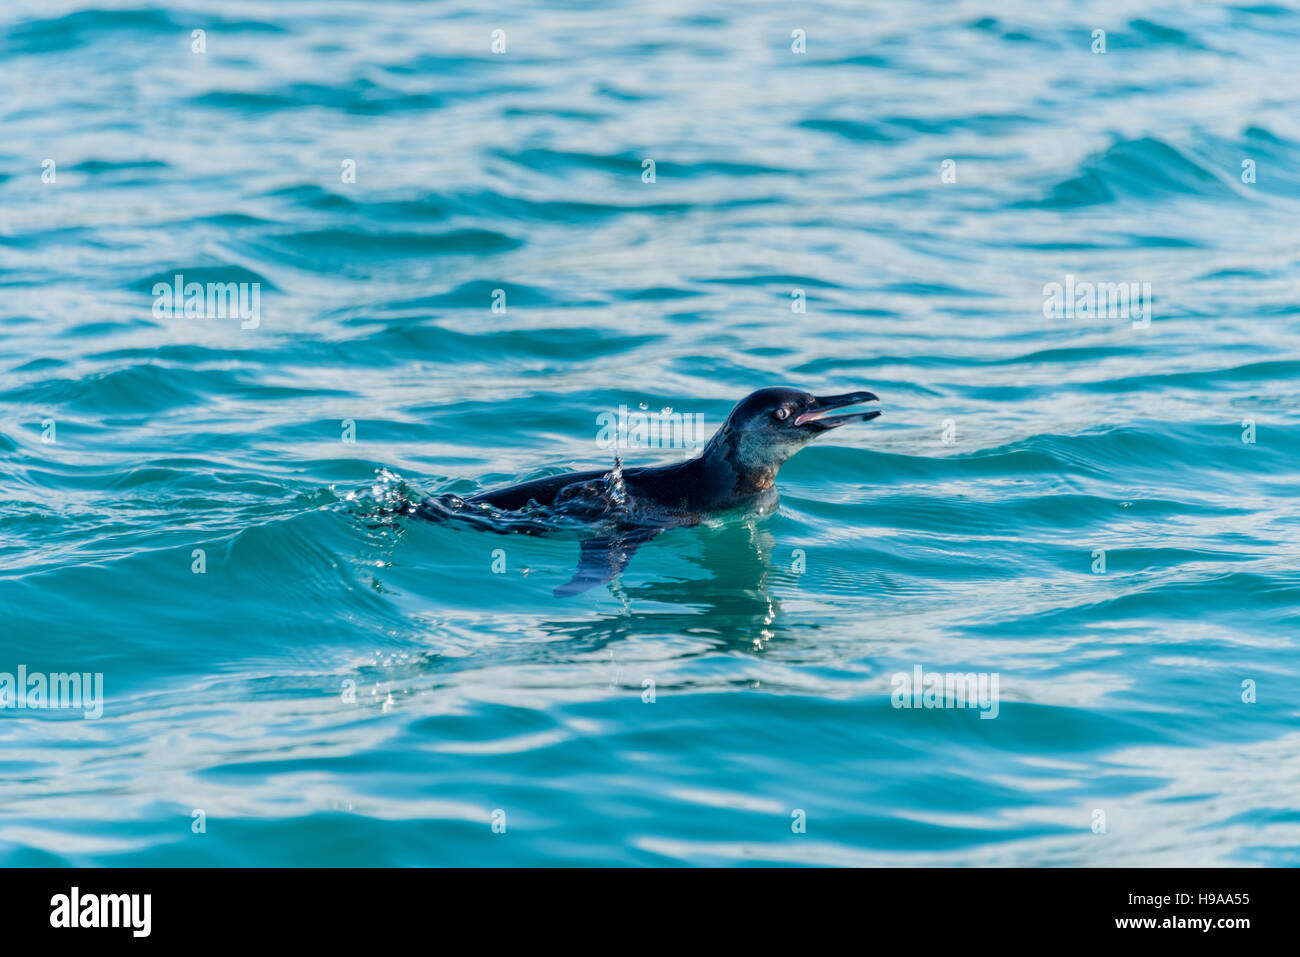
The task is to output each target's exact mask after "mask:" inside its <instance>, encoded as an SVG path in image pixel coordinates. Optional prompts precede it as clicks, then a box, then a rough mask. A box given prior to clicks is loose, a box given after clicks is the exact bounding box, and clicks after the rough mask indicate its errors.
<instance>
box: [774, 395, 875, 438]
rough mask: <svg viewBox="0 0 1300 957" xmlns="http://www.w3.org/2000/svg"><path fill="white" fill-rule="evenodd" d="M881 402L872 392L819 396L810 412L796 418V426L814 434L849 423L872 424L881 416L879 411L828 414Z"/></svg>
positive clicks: (868, 410) (802, 413)
mask: <svg viewBox="0 0 1300 957" xmlns="http://www.w3.org/2000/svg"><path fill="white" fill-rule="evenodd" d="M879 401H880V399H879V398H877V397H876V396H875V395H873V394H872V393H870V392H846V393H845V394H844V395H827V396H818V397H817V398H816V399H815V400H814V401H813V404H812V407H811V408H809V409H808V411H806V412H801V413H799V415H798V416H796V417H795V420H794V424H795V425H796V426H806V427H808V428H809V429H811V430H812V431H813V432H825V431H826V430H827V429H833V428H836V427H837V426H841V425H844V424H845V423H847V422H870V421H871V420H872V419H874V418H875V417H876V416H878V415H880V410H879V409H867V410H865V411H862V412H849V413H846V414H844V415H827V413H828V412H832V411H834V410H835V409H843V408H845V407H846V406H850V405H860V404H862V403H863V402H879Z"/></svg>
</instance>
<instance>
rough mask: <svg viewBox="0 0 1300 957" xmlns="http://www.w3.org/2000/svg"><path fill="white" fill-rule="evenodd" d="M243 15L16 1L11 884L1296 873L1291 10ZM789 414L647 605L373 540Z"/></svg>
mask: <svg viewBox="0 0 1300 957" xmlns="http://www.w3.org/2000/svg"><path fill="white" fill-rule="evenodd" d="M212 6H213V5H210V4H208V5H200V4H189V3H167V4H165V5H160V6H144V5H139V4H133V3H130V2H128V3H109V2H104V3H101V4H87V3H79V2H63V0H41V2H39V3H36V2H18V3H14V2H10V3H7V4H6V5H5V7H4V10H3V13H0V17H2V18H3V19H2V22H0V92H2V93H3V95H0V130H2V131H3V136H0V292H2V293H3V294H2V295H0V333H2V334H0V672H14V671H15V670H16V669H17V668H18V667H19V666H20V665H21V666H25V667H26V669H27V670H28V671H29V672H43V673H52V672H64V671H77V672H87V673H96V672H97V673H102V675H103V687H104V694H105V701H104V707H103V715H102V717H100V718H97V719H87V718H85V717H83V716H82V714H81V713H79V712H77V711H75V710H71V709H63V710H24V711H17V710H15V709H13V708H10V709H5V710H0V861H3V862H4V863H7V864H73V865H86V864H95V865H125V864H134V865H159V864H160V865H236V864H267V865H271V864H317V865H332V864H338V865H345V864H354V865H412V864H459V865H482V864H495V865H512V864H526V865H542V864H560V863H562V864H614V865H647V864H652V865H653V864H660V865H661V864H707V865H715V864H888V865H893V864H905V865H915V864H962V865H984V864H1014V865H1028V864H1032V865H1042V864H1085V865H1118V864H1138V865H1146V864H1174V865H1189V864H1228V865H1281V864H1298V863H1300V812H1298V811H1297V808H1298V807H1300V712H1298V710H1297V702H1298V701H1300V695H1298V694H1297V688H1298V687H1300V667H1298V665H1297V648H1296V641H1297V633H1298V630H1300V629H1298V626H1300V571H1298V570H1297V567H1298V559H1300V547H1298V546H1297V542H1298V541H1300V511H1298V510H1297V508H1296V488H1297V482H1298V480H1300V468H1298V465H1300V384H1298V381H1300V318H1298V316H1297V313H1298V310H1300V232H1298V231H1297V227H1296V223H1297V214H1298V213H1300V91H1298V88H1297V85H1296V84H1295V83H1294V82H1293V77H1294V69H1295V62H1296V50H1297V49H1298V48H1300V13H1297V11H1296V9H1295V8H1293V7H1292V6H1289V5H1281V4H1272V3H1241V4H1228V3H1199V4H1155V5H1153V4H1130V3H1120V2H1114V3H1091V4H1090V3H1064V2H1060V3H1056V2H1047V3H1039V2H1030V0H1024V2H1018V3H1017V2H1003V3H998V4H978V3H932V4H912V3H908V4H894V3H884V2H881V3H872V4H856V3H855V4H844V5H835V4H829V3H813V4H798V5H794V4H768V3H710V4H703V5H701V4H695V3H687V2H655V3H632V2H622V3H620V2H615V3H610V4H599V5H590V6H589V5H586V4H575V3H554V4H544V3H538V4H528V5H514V6H505V7H502V8H500V9H498V10H495V11H492V12H485V11H484V10H483V8H482V6H481V5H478V4H472V3H451V4H418V5H417V4H403V3H385V2H368V3H352V4H338V5H335V4H327V3H315V2H281V3H276V4H263V3H258V4H251V3H249V4H245V3H229V4H221V5H220V7H219V9H220V12H219V13H213V12H211V9H210V8H211V7H212ZM205 7H208V8H209V9H204V8H205ZM597 8H599V9H597ZM194 29H203V30H205V31H206V33H205V34H204V35H203V39H204V43H205V50H206V52H202V53H196V52H194V51H193V48H192V47H193V45H194V43H195V42H196V41H195V39H194V38H193V36H192V33H191V31H192V30H194ZM498 29H499V30H504V31H505V43H506V48H505V52H503V53H493V52H492V48H491V46H492V43H493V39H492V32H493V31H494V30H498ZM1097 29H1102V30H1105V31H1106V51H1105V52H1104V53H1100V52H1093V50H1092V46H1093V38H1092V36H1093V31H1094V30H1097ZM795 30H802V31H805V35H806V52H804V53H795V52H793V51H792V49H791V46H792V43H794V42H795V41H794V40H792V32H793V31H795ZM47 159H48V160H53V161H54V166H53V168H52V170H48V169H47V164H46V163H45V161H46V160H47ZM647 159H652V160H654V181H653V182H646V181H645V180H644V179H643V176H645V177H646V178H648V172H649V170H648V168H647V166H646V165H645V164H644V161H645V160H647ZM946 160H952V161H953V163H952V164H945V161H946ZM1247 160H1249V161H1251V164H1253V166H1252V168H1253V170H1254V174H1255V175H1254V177H1253V181H1247V180H1250V179H1251V177H1250V176H1249V175H1246V176H1245V178H1244V179H1243V174H1246V173H1247V170H1246V169H1244V168H1243V162H1244V161H1247ZM347 161H352V163H353V164H354V168H355V174H356V175H355V182H345V181H344V180H345V173H346V171H347V169H348V166H347ZM1251 164H1247V165H1248V166H1250V165H1251ZM945 169H946V170H949V171H950V172H953V173H955V182H945V176H944V172H945ZM47 172H53V174H54V177H53V181H52V182H47V181H45V180H44V179H43V174H45V173H47ZM948 178H949V179H951V178H952V177H951V176H949V177H948ZM177 273H181V274H183V275H184V277H185V279H186V281H197V282H202V283H207V282H232V283H258V284H260V285H259V287H258V288H259V290H260V297H261V298H260V314H259V318H258V322H257V324H256V327H255V328H252V327H250V328H244V325H245V324H246V323H242V322H240V321H237V320H233V319H230V318H225V319H222V318H213V319H195V318H185V317H184V316H183V315H182V316H177V317H171V316H166V315H164V316H163V317H161V318H160V317H158V316H156V315H155V314H154V313H153V311H152V307H153V305H154V302H155V295H154V293H153V287H154V285H155V283H158V282H163V283H166V282H170V281H171V279H172V277H173V276H174V275H175V274H177ZM1067 277H1074V279H1073V280H1072V281H1076V282H1094V283H1103V282H1125V283H1129V282H1133V283H1138V284H1144V283H1149V284H1150V289H1151V302H1150V310H1149V313H1148V317H1149V319H1150V321H1149V323H1146V324H1144V323H1142V322H1135V321H1134V320H1132V319H1131V318H1123V317H1116V316H1115V315H1089V314H1082V315H1080V314H1076V315H1074V316H1073V317H1059V318H1058V317H1056V316H1051V317H1048V316H1045V315H1044V300H1045V294H1044V287H1045V286H1047V285H1048V284H1051V283H1062V284H1064V283H1066V281H1067ZM250 288H251V287H250ZM498 289H499V290H502V291H503V294H504V300H503V302H504V307H505V308H504V311H501V310H500V309H497V310H494V309H493V304H494V302H497V301H500V300H501V296H500V295H496V294H494V290H498ZM796 290H802V294H803V297H804V298H803V300H802V301H803V303H804V304H806V312H803V313H799V312H795V311H792V308H793V307H795V306H797V305H798V304H799V303H800V299H799V294H798V293H796V292H795V291H796ZM250 325H251V324H250ZM774 384H791V385H795V386H798V387H801V388H806V389H809V390H811V391H814V392H818V393H838V392H846V391H850V390H854V389H870V390H872V391H873V392H875V393H877V394H878V395H879V396H880V398H881V400H882V401H881V405H882V407H883V408H884V410H885V414H884V416H883V417H882V418H880V419H879V420H877V421H875V422H872V423H869V424H863V425H858V426H848V427H845V428H842V429H840V430H838V431H836V432H834V433H832V434H830V435H828V436H826V437H825V438H823V439H820V440H818V441H817V442H816V443H814V444H813V445H812V446H810V447H809V448H807V449H805V450H804V451H802V452H801V453H800V454H799V455H798V456H796V457H795V458H794V459H792V460H791V461H790V462H789V463H788V464H787V465H786V467H785V468H784V469H783V471H782V472H781V476H780V480H779V485H780V488H781V490H782V500H781V505H780V509H779V512H778V513H777V514H775V515H772V516H769V517H766V518H762V519H758V520H746V519H731V520H727V521H723V522H716V523H710V524H707V525H704V526H700V527H697V528H688V529H677V530H674V531H673V532H671V533H670V534H665V535H662V536H660V537H659V538H658V539H656V540H654V541H653V542H651V543H649V544H648V545H646V546H644V547H642V548H641V550H640V551H639V552H638V553H637V555H636V556H635V558H634V560H633V561H632V563H631V565H630V566H629V568H628V569H627V571H626V573H625V574H624V575H623V576H622V578H621V580H620V581H618V582H616V583H614V584H613V586H612V587H610V588H601V589H596V590H593V591H590V592H588V593H586V594H585V595H582V596H578V597H576V598H570V599H565V600H557V599H555V598H554V597H552V594H551V593H552V589H553V588H554V587H555V586H556V585H559V584H561V583H563V582H564V581H566V580H567V579H568V577H569V576H570V575H571V574H572V572H573V568H574V566H575V563H576V558H577V551H578V547H577V540H576V538H575V537H574V536H572V535H567V536H566V535H561V536H557V537H540V538H538V537H524V536H503V535H491V534H488V533H485V532H481V531H476V530H474V529H469V528H464V527H458V526H457V525H456V524H454V523H452V524H432V523H419V522H413V521H409V520H405V519H401V518H392V517H387V518H385V517H382V516H383V512H384V509H385V508H386V507H388V506H391V505H392V503H394V502H400V501H401V500H402V497H403V496H407V495H417V494H422V493H429V494H432V493H437V492H447V491H451V492H456V493H458V494H461V495H464V494H467V493H470V492H473V491H475V490H479V489H483V488H488V487H492V486H495V485H499V484H504V483H507V482H511V481H516V480H522V479H525V478H529V477H533V476H536V475H539V474H545V473H546V472H548V471H555V470H560V469H565V468H604V467H606V466H610V465H612V461H613V455H614V451H613V450H611V449H609V448H605V447H603V446H602V445H601V443H600V442H598V438H597V434H598V427H597V416H598V415H600V414H601V413H602V412H605V411H616V410H617V409H618V407H619V406H620V405H624V406H626V407H627V408H628V409H629V410H632V411H637V410H640V409H645V410H647V411H650V412H654V411H657V410H661V409H663V408H666V407H670V408H672V409H673V410H674V411H676V412H683V413H688V414H693V415H694V414H698V415H701V416H702V417H703V419H704V421H705V422H706V423H708V425H709V427H710V428H712V427H716V425H717V424H718V423H719V422H720V421H721V420H722V418H723V417H724V416H725V414H726V412H727V411H728V409H730V407H731V405H732V404H733V403H734V402H735V401H736V400H737V399H739V398H740V397H742V396H743V395H745V394H747V393H748V392H750V391H752V390H753V389H756V388H758V387H761V386H765V385H774ZM348 439H354V441H347V440H348ZM1250 439H1253V441H1248V440H1250ZM618 454H619V455H620V456H621V457H622V460H623V462H624V464H626V465H646V464H654V463H658V462H670V461H676V460H679V459H680V458H681V457H682V456H683V455H684V454H687V453H684V452H683V451H681V450H678V449H658V448H627V449H621V450H618ZM497 550H500V551H497ZM1101 553H1104V555H1101ZM1102 558H1104V563H1105V565H1104V571H1103V570H1101V566H1100V560H1101V559H1102ZM494 566H495V570H494ZM196 569H197V570H196ZM200 572H201V573H200ZM917 666H920V667H921V668H922V669H923V670H924V671H926V672H940V673H946V672H962V673H966V672H972V673H980V674H985V675H987V676H997V678H998V681H999V688H1000V706H999V708H998V712H997V716H996V718H993V719H991V720H990V719H985V718H981V717H980V712H979V711H978V710H970V709H956V708H934V709H927V708H919V709H902V708H895V707H894V706H893V702H892V701H891V691H892V688H893V681H894V679H893V676H894V675H896V674H898V673H900V672H901V673H905V674H911V673H912V671H913V669H914V668H915V667H917ZM1252 689H1253V700H1250V699H1252ZM1243 699H1246V700H1243ZM801 823H802V827H801V826H800V824H801ZM494 824H495V825H496V826H495V827H494Z"/></svg>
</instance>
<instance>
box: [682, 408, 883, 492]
mask: <svg viewBox="0 0 1300 957" xmlns="http://www.w3.org/2000/svg"><path fill="white" fill-rule="evenodd" d="M878 401H879V399H877V398H876V396H875V395H873V394H872V393H870V392H846V393H845V394H843V395H828V396H816V395H813V394H812V393H811V392H804V391H802V390H800V389H786V388H771V389H759V390H758V391H757V392H754V393H751V394H750V395H748V396H746V397H745V398H744V399H741V400H740V402H738V403H737V404H736V407H735V408H734V409H732V410H731V414H730V415H728V416H727V421H726V422H724V423H723V425H722V428H720V429H719V430H718V433H717V435H715V436H714V437H713V440H712V442H710V443H709V446H710V451H712V452H713V453H714V454H722V455H724V456H725V457H726V458H727V460H728V461H729V462H730V463H731V464H732V466H733V467H734V468H735V469H736V470H737V472H739V473H740V474H741V475H742V476H744V477H746V478H750V479H752V480H753V482H754V484H755V485H756V486H757V487H759V488H765V487H770V485H771V483H772V480H773V479H774V478H775V477H776V471H777V469H779V468H780V467H781V466H782V464H784V463H785V461H786V460H787V459H789V458H790V456H792V455H794V453H796V452H798V451H799V449H801V448H803V446H804V445H805V444H806V443H807V442H808V441H809V440H810V439H812V438H814V437H816V436H818V435H821V434H822V433H823V432H827V431H829V430H830V429H834V428H838V427H839V426H841V425H845V424H846V423H849V422H868V421H870V420H871V419H874V418H876V417H877V416H878V415H880V410H879V409H866V410H860V411H857V412H848V413H844V414H841V415H830V414H829V413H831V412H832V411H834V410H835V409H842V408H846V407H848V406H852V405H860V404H861V403H863V402H878ZM706 454H708V453H707V452H706Z"/></svg>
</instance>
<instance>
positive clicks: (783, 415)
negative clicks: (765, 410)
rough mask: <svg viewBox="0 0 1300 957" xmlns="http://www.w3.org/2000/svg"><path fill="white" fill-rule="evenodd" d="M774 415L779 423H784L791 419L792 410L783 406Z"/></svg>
mask: <svg viewBox="0 0 1300 957" xmlns="http://www.w3.org/2000/svg"><path fill="white" fill-rule="evenodd" d="M772 415H774V416H776V420H777V421H778V422H784V421H785V420H786V419H788V418H790V410H789V409H787V408H786V407H785V406H781V408H779V409H777V410H776V411H775V412H773V413H772Z"/></svg>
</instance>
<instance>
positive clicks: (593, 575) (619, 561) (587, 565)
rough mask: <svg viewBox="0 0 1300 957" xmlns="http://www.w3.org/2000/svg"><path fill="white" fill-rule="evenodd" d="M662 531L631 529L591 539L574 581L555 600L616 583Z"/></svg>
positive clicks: (583, 553) (583, 551)
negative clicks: (651, 540) (628, 566)
mask: <svg viewBox="0 0 1300 957" xmlns="http://www.w3.org/2000/svg"><path fill="white" fill-rule="evenodd" d="M661 531H663V529H659V528H630V529H626V530H624V531H620V532H616V533H614V534H613V535H609V536H607V537H605V538H588V539H585V540H584V541H583V542H582V551H581V554H580V555H579V557H578V569H577V571H575V572H574V573H573V577H572V578H571V579H569V581H568V582H567V583H565V584H563V585H561V586H560V587H559V588H556V589H555V591H554V592H553V594H554V595H555V597H556V598H567V597H568V596H570V595H581V594H582V593H583V592H585V591H589V590H590V589H592V588H595V587H596V586H597V585H604V584H606V583H608V582H610V581H613V579H614V576H615V575H618V574H619V573H620V572H622V571H623V569H625V568H627V563H628V562H630V561H631V560H632V556H633V555H634V554H635V553H636V550H637V548H638V547H640V546H641V545H644V544H645V543H646V542H648V541H650V539H652V538H654V537H655V536H656V535H658V534H659V533H660V532H661Z"/></svg>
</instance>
